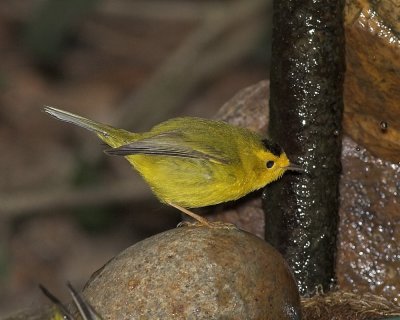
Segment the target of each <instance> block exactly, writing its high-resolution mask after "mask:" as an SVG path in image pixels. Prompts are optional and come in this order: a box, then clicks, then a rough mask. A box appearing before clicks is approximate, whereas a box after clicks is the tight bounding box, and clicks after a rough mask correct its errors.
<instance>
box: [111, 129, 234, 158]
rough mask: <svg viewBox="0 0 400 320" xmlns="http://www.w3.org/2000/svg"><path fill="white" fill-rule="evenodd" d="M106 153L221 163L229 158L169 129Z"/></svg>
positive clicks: (202, 143)
mask: <svg viewBox="0 0 400 320" xmlns="http://www.w3.org/2000/svg"><path fill="white" fill-rule="evenodd" d="M105 152H106V153H107V154H111V155H117V156H129V155H134V154H147V155H158V156H171V157H182V158H190V159H202V160H208V161H213V162H217V163H221V164H228V163H229V162H230V161H229V158H228V157H227V156H226V155H224V154H223V152H221V151H218V150H216V149H215V148H214V147H212V146H209V145H207V144H205V143H204V142H201V141H192V140H190V139H189V138H188V137H187V136H186V135H185V134H184V133H182V132H179V131H169V132H163V133H160V134H156V135H153V136H151V137H147V138H143V139H139V140H137V141H133V142H131V143H128V144H125V145H122V146H119V147H117V148H112V149H108V150H105Z"/></svg>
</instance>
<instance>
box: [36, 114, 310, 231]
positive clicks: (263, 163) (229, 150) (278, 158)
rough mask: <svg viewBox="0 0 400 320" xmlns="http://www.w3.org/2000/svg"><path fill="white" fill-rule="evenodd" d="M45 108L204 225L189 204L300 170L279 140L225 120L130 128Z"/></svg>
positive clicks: (219, 199)
mask: <svg viewBox="0 0 400 320" xmlns="http://www.w3.org/2000/svg"><path fill="white" fill-rule="evenodd" d="M44 112H46V113H48V114H49V115H51V116H53V117H54V118H56V119H58V120H61V121H65V122H68V123H72V124H74V125H77V126H80V127H82V128H85V129H87V130H89V131H92V132H94V133H95V134H96V135H97V136H98V137H99V138H100V139H101V140H102V141H103V142H105V143H106V144H107V145H108V146H110V147H111V148H109V149H106V150H105V153H106V154H109V155H116V156H123V157H125V159H126V160H128V161H129V163H130V164H131V165H132V166H133V168H134V169H135V170H136V171H138V172H139V174H140V175H141V176H142V177H143V179H144V180H145V181H146V182H147V184H148V185H149V186H150V188H151V190H152V191H153V193H154V194H155V195H156V197H157V198H158V199H159V200H160V201H161V202H162V203H166V204H168V205H170V206H172V207H175V208H176V209H178V210H180V211H182V212H183V213H185V214H187V215H189V216H191V217H192V218H194V219H195V220H197V221H198V222H199V223H200V224H202V225H205V226H210V223H209V222H208V220H207V219H205V218H204V217H202V216H200V215H198V214H196V213H194V212H192V211H191V210H189V209H192V208H199V207H205V206H210V205H215V204H219V203H224V202H228V201H232V200H237V199H239V198H241V197H243V196H245V195H246V194H248V193H250V192H252V191H255V190H258V189H261V188H262V187H264V186H265V185H267V184H269V183H271V182H273V181H275V180H277V179H279V178H280V177H281V176H282V175H283V174H284V173H285V172H286V171H287V170H292V171H304V170H303V169H302V168H301V167H300V166H299V165H297V164H294V163H291V162H290V161H289V159H288V157H287V155H286V153H285V152H284V150H283V149H282V148H281V146H280V145H279V144H277V143H275V142H273V141H271V140H270V139H267V138H263V137H261V136H260V135H258V134H257V133H255V132H252V131H250V130H248V129H246V128H242V127H238V126H233V125H231V124H228V123H226V122H224V121H218V120H210V119H203V118H197V117H178V118H172V119H169V120H166V121H164V122H161V123H160V124H158V125H155V126H154V127H153V128H151V129H150V130H149V131H147V132H142V133H134V132H130V131H127V130H124V129H119V128H115V127H113V126H110V125H106V124H103V123H100V122H96V121H93V120H90V119H87V118H84V117H82V116H79V115H76V114H73V113H71V112H68V111H64V110H61V109H58V108H55V107H51V106H45V107H44Z"/></svg>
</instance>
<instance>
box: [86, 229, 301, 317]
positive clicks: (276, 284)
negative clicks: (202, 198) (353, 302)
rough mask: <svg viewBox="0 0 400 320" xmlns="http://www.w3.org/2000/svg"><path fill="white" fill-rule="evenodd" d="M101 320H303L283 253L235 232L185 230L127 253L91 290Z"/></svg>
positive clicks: (110, 264) (97, 276)
mask: <svg viewBox="0 0 400 320" xmlns="http://www.w3.org/2000/svg"><path fill="white" fill-rule="evenodd" d="M84 295H85V296H86V297H87V299H88V300H89V302H90V303H91V304H92V305H93V306H94V308H95V309H96V310H97V311H98V313H99V314H100V315H101V316H102V317H103V319H165V320H168V319H207V320H210V319H248V320H250V319H271V320H272V319H273V320H285V319H300V318H301V317H300V302H299V295H298V291H297V287H296V284H295V281H294V278H293V276H292V274H291V272H290V270H289V268H288V266H287V265H286V263H285V261H284V260H283V258H282V257H281V255H280V254H279V253H278V252H277V251H276V250H275V249H274V248H272V247H271V246H270V245H268V244H267V243H266V242H264V241H263V240H262V239H260V238H257V237H256V236H254V235H252V234H250V233H247V232H244V231H241V230H239V229H236V228H235V227H232V226H231V227H220V228H208V227H203V226H184V227H181V228H176V229H173V230H169V231H166V232H164V233H161V234H158V235H156V236H153V237H150V238H148V239H146V240H144V241H141V242H139V243H137V244H135V245H133V246H131V247H130V248H128V249H126V250H125V251H123V252H122V253H121V254H119V255H118V256H116V257H115V258H114V259H112V260H111V261H110V262H108V263H107V264H106V265H105V266H104V267H103V268H102V269H101V270H99V271H98V272H96V273H95V274H94V275H93V276H92V278H91V280H90V281H89V283H88V284H87V286H86V288H85V290H84Z"/></svg>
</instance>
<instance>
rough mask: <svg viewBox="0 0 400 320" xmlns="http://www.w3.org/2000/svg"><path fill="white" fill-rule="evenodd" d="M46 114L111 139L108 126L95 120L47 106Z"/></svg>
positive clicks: (45, 108)
mask: <svg viewBox="0 0 400 320" xmlns="http://www.w3.org/2000/svg"><path fill="white" fill-rule="evenodd" d="M43 110H44V112H46V113H48V114H50V115H51V116H53V117H54V118H56V119H58V120H61V121H65V122H69V123H72V124H75V125H77V126H80V127H82V128H85V129H87V130H90V131H93V132H95V133H97V134H101V135H103V136H104V137H109V136H110V133H109V130H106V129H105V127H106V128H107V127H108V126H106V125H103V124H100V123H98V122H95V121H93V120H89V119H86V118H84V117H81V116H78V115H76V114H73V113H71V112H68V111H64V110H60V109H57V108H54V107H49V106H45V107H44V108H43Z"/></svg>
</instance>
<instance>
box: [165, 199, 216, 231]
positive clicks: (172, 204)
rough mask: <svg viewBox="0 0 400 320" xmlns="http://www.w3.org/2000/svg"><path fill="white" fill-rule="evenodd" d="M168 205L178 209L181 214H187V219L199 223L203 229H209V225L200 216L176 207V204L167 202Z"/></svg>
mask: <svg viewBox="0 0 400 320" xmlns="http://www.w3.org/2000/svg"><path fill="white" fill-rule="evenodd" d="M168 204H169V205H170V206H171V207H174V208H175V209H178V210H179V211H181V212H183V213H184V214H187V215H188V216H189V217H192V218H193V219H195V220H196V221H197V222H199V223H200V224H201V225H203V226H205V227H211V223H210V222H209V221H208V220H207V219H206V218H203V217H202V216H199V215H198V214H196V213H194V212H192V211H190V210H188V209H185V208H183V207H181V206H178V205H177V204H174V203H171V202H168Z"/></svg>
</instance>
